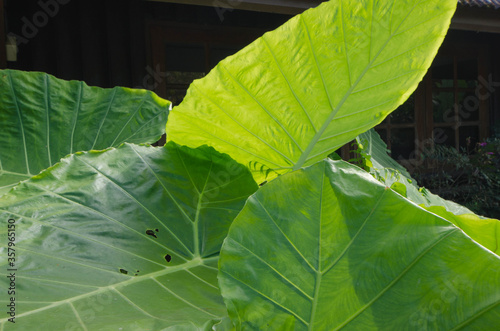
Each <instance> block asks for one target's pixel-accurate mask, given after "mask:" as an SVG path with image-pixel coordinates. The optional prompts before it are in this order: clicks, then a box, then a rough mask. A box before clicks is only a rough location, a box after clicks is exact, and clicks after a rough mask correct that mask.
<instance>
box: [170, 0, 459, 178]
mask: <svg viewBox="0 0 500 331" xmlns="http://www.w3.org/2000/svg"><path fill="white" fill-rule="evenodd" d="M456 5H457V1H456V0H429V1H419V0H404V1H399V0H398V1H392V0H391V1H388V0H386V1H375V0H358V1H351V0H335V1H328V2H325V3H323V4H321V5H320V6H319V7H317V8H315V9H311V10H308V11H306V12H305V13H303V14H301V15H298V16H296V17H294V18H293V19H291V20H290V21H289V22H287V23H286V24H284V25H283V26H281V27H280V28H278V29H277V30H275V31H273V32H270V33H267V34H265V35H264V36H263V37H261V38H259V39H258V40H256V41H255V42H254V43H252V44H251V45H249V46H248V47H246V48H245V49H243V50H242V51H240V52H239V53H237V54H236V55H234V56H231V57H229V58H227V59H225V60H223V61H222V62H221V63H219V65H218V66H217V67H215V69H214V70H212V71H211V72H210V73H209V74H208V75H207V77H205V78H203V79H201V80H197V81H195V82H194V83H193V84H192V85H191V87H190V88H189V90H188V92H187V96H186V98H185V99H184V101H183V102H182V103H181V105H179V106H178V107H176V108H174V110H173V111H172V114H171V117H170V119H169V122H168V123H167V139H170V140H173V141H177V142H179V143H183V144H187V145H189V146H192V147H195V146H199V145H202V144H210V145H211V146H214V147H215V148H216V149H217V150H219V151H221V152H224V153H228V154H229V155H231V156H232V157H233V158H235V159H236V160H237V161H238V162H240V163H242V164H246V165H249V166H250V167H251V168H252V169H253V170H254V172H255V175H254V176H255V178H256V179H257V181H262V180H263V179H264V178H265V175H270V174H274V175H276V173H278V174H279V173H285V172H288V171H291V170H292V169H299V168H301V167H303V166H308V165H311V164H314V163H315V162H317V161H319V160H321V159H323V158H325V157H326V156H327V155H328V154H330V153H331V152H332V151H334V150H336V149H337V148H338V147H340V146H342V145H343V144H345V143H347V142H349V141H351V140H352V139H354V138H355V137H356V136H357V135H358V134H360V133H362V132H364V131H366V130H368V129H369V128H371V127H373V126H375V125H377V124H378V123H380V122H381V121H382V120H383V119H384V118H385V117H386V116H387V115H388V114H389V113H390V112H391V111H393V110H394V109H396V108H397V107H398V106H399V105H400V104H401V103H403V102H404V100H406V99H407V98H408V96H409V95H410V94H411V93H412V92H413V91H414V90H415V89H416V87H417V84H418V82H419V81H420V80H421V79H422V77H423V76H424V74H425V73H426V71H427V69H428V68H429V66H430V64H431V62H432V60H433V57H434V55H435V54H436V52H437V49H438V47H439V46H440V44H441V42H442V40H443V38H444V36H445V34H446V31H447V29H448V26H449V23H450V19H451V17H452V15H453V13H454V11H455V8H456Z"/></svg>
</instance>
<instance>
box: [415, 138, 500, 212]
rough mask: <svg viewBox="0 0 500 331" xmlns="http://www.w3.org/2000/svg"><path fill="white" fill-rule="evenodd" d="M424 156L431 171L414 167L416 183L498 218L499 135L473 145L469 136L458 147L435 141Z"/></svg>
mask: <svg viewBox="0 0 500 331" xmlns="http://www.w3.org/2000/svg"><path fill="white" fill-rule="evenodd" d="M424 157H425V159H426V161H427V162H426V166H427V167H430V168H431V170H432V171H431V172H428V171H422V170H423V169H416V170H417V171H416V172H415V173H414V174H413V176H414V178H415V179H416V180H417V181H418V182H419V183H420V185H422V186H425V187H426V188H428V189H430V190H431V191H433V192H434V193H436V194H438V195H439V196H441V197H442V198H444V199H448V200H452V201H454V202H456V203H459V204H462V205H464V206H465V207H467V208H469V209H471V210H472V211H474V212H475V213H477V214H480V215H485V216H488V217H494V218H497V219H499V218H500V137H493V138H489V139H487V140H486V141H484V142H481V143H477V144H475V145H472V144H471V143H470V140H469V142H468V144H467V147H465V148H462V149H460V150H459V151H458V150H457V149H455V148H453V147H448V146H439V145H438V146H435V147H434V149H433V150H432V151H427V152H425V154H424ZM419 170H420V171H419Z"/></svg>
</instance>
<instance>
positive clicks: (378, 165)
mask: <svg viewBox="0 0 500 331" xmlns="http://www.w3.org/2000/svg"><path fill="white" fill-rule="evenodd" d="M357 141H358V142H362V144H361V145H360V146H362V147H361V149H362V154H363V155H362V157H367V158H369V159H370V161H371V162H372V165H373V166H372V167H371V168H370V169H369V172H370V173H371V174H372V175H373V176H374V177H375V178H377V179H378V180H379V181H380V182H382V183H384V184H385V185H386V186H389V187H391V188H392V189H393V190H395V191H397V192H398V193H400V194H401V195H402V196H404V197H406V198H408V199H409V200H411V201H413V202H414V203H416V204H418V205H420V206H421V207H422V208H424V209H426V210H428V211H430V212H432V213H434V214H436V215H438V216H441V217H443V218H445V219H446V220H447V221H449V222H451V223H453V224H455V225H456V226H458V227H459V228H460V229H462V231H464V232H465V233H466V234H467V235H468V236H470V237H471V238H472V239H474V240H475V241H477V242H478V243H479V244H481V245H483V246H484V247H486V248H487V249H489V250H490V251H492V252H494V253H496V254H497V255H500V221H499V220H496V219H492V218H485V217H481V216H478V215H475V214H474V213H473V212H472V211H471V210H469V209H467V208H465V207H464V206H461V205H459V204H457V203H455V202H453V201H449V200H445V199H443V198H441V197H440V196H438V195H435V194H433V193H431V192H430V191H429V190H427V189H425V188H423V187H422V188H418V186H417V181H416V180H414V179H413V178H412V177H411V176H410V174H409V173H408V171H406V169H405V168H404V167H403V166H401V165H400V164H399V163H397V162H396V161H395V160H393V159H392V158H391V157H390V156H389V154H387V145H386V144H385V142H384V141H383V140H382V139H381V138H380V136H379V135H378V133H376V132H375V130H373V129H372V130H369V131H368V132H365V133H363V134H361V135H359V136H358V138H357Z"/></svg>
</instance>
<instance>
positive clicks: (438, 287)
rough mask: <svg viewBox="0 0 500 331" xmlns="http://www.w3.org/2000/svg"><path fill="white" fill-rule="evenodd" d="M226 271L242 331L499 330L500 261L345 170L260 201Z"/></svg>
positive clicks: (283, 180) (228, 246)
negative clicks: (496, 326)
mask: <svg viewBox="0 0 500 331" xmlns="http://www.w3.org/2000/svg"><path fill="white" fill-rule="evenodd" d="M219 269H220V272H219V285H220V288H221V292H222V295H223V297H224V300H225V302H226V305H227V307H228V309H229V315H230V317H231V318H232V320H233V323H234V324H235V326H236V328H237V329H244V330H246V329H249V330H250V329H251V330H264V329H269V330H339V329H342V330H462V329H468V330H469V329H470V330H491V329H492V326H493V325H497V324H498V321H499V318H500V304H499V303H500V258H499V257H498V256H497V255H495V254H492V253H491V252H489V251H488V250H485V249H483V247H482V246H480V245H478V244H476V243H475V242H474V241H473V240H471V239H470V238H469V237H467V236H466V235H464V233H463V232H462V231H460V229H458V228H457V227H455V226H454V225H453V224H451V223H449V222H447V221H445V220H444V219H442V218H440V217H438V216H436V215H434V214H432V213H429V212H427V211H425V210H424V209H422V208H420V207H418V206H417V205H415V204H413V203H411V202H409V201H408V200H406V199H405V198H403V197H402V196H401V195H399V194H397V193H395V192H394V191H392V190H390V189H388V188H387V187H386V186H384V185H381V184H380V183H379V182H378V181H376V180H375V179H374V178H373V177H371V176H370V175H369V174H367V173H366V172H364V171H362V170H360V169H359V168H357V167H355V166H353V165H350V164H348V163H346V162H343V161H322V162H320V163H318V164H316V165H313V166H311V167H308V168H306V169H302V170H299V171H296V172H293V173H289V174H286V175H283V176H280V177H279V178H278V179H276V180H274V181H272V182H270V183H268V184H266V185H265V186H264V187H262V188H261V189H260V190H259V191H258V192H257V193H255V194H254V195H253V196H251V197H250V198H249V200H248V202H247V204H246V205H245V207H244V208H243V210H242V211H241V213H240V214H239V215H238V217H237V218H236V219H235V221H234V222H233V224H232V225H231V228H230V231H229V234H228V237H227V239H226V240H225V242H224V245H223V248H222V251H221V257H220V262H219Z"/></svg>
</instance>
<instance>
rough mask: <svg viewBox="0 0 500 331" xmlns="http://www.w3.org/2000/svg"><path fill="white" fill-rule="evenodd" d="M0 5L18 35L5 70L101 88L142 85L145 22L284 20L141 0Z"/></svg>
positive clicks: (269, 24)
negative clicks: (13, 55) (12, 58)
mask: <svg viewBox="0 0 500 331" xmlns="http://www.w3.org/2000/svg"><path fill="white" fill-rule="evenodd" d="M0 1H6V6H5V8H6V12H7V33H11V34H12V33H13V34H15V35H17V36H18V37H19V38H18V43H19V52H18V61H17V62H9V63H8V67H9V68H12V69H19V70H26V71H43V72H47V73H50V74H52V75H54V76H56V77H59V78H63V79H68V80H70V79H77V80H83V81H85V82H86V83H87V84H89V85H95V86H101V87H112V86H117V85H120V86H128V87H142V85H143V82H144V78H145V77H146V76H147V75H149V74H150V70H151V69H149V70H148V65H149V64H150V63H151V61H150V59H149V58H148V55H149V54H150V53H151V52H150V50H149V49H148V47H149V48H150V45H148V44H147V40H148V38H149V36H148V35H147V33H148V31H147V29H146V26H147V22H149V21H165V22H179V23H195V24H199V25H204V26H206V25H210V26H240V27H241V26H243V27H261V28H265V29H268V30H270V29H274V28H276V27H278V26H279V25H281V24H282V23H284V22H285V21H286V20H288V19H289V18H290V16H289V15H278V14H270V13H257V12H247V11H241V10H226V11H224V12H222V13H221V12H220V11H217V10H216V8H212V7H204V6H188V5H179V4H167V3H158V2H149V1H141V0H51V1H49V0H46V1H42V3H52V4H54V3H55V4H57V5H58V8H55V7H54V6H52V7H50V8H48V9H47V8H42V7H40V4H39V1H34V0H0ZM44 18H47V19H46V20H45V19H44ZM3 44H5V43H3ZM0 60H1V59H0ZM0 64H1V63H0Z"/></svg>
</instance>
